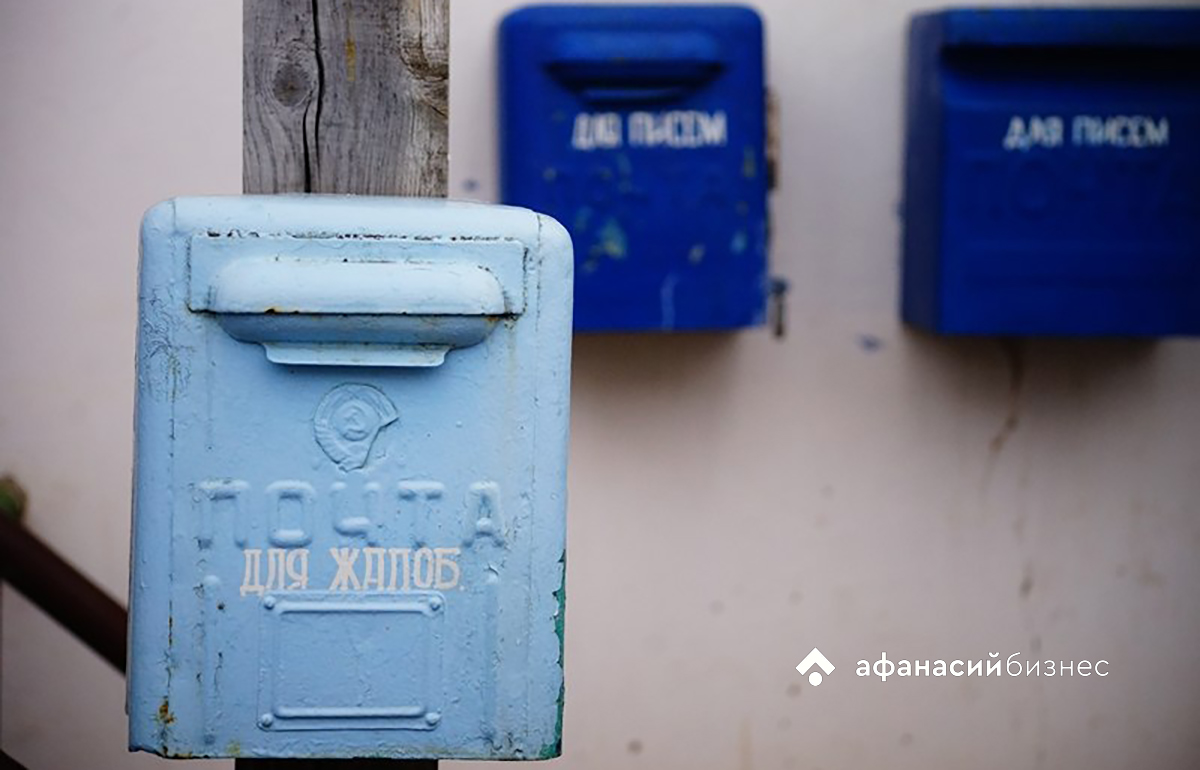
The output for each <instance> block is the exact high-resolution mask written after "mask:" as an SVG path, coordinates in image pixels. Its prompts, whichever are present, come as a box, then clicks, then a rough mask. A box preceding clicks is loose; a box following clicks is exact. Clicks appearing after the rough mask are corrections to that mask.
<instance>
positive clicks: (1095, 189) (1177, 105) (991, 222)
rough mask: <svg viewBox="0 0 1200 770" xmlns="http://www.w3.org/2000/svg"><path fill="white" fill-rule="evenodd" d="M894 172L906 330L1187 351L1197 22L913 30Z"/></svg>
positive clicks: (1194, 255)
mask: <svg viewBox="0 0 1200 770" xmlns="http://www.w3.org/2000/svg"><path fill="white" fill-rule="evenodd" d="M905 165H906V173H905V193H904V220H905V222H904V226H905V235H904V292H903V312H904V319H905V320H906V321H907V322H908V323H910V324H913V325H915V326H918V327H920V328H923V329H927V330H930V331H935V332H941V333H948V334H1027V335H1038V334H1048V335H1051V334H1061V335H1167V334H1198V333H1200V11H1198V10H1195V9H1191V10H1184V9H1175V10H1170V9H1157V10H1114V9H970V10H951V11H943V12H939V13H932V14H926V15H921V16H917V17H916V18H915V19H914V20H913V24H912V28H911V34H910V39H909V74H908V140H907V158H906V164H905Z"/></svg>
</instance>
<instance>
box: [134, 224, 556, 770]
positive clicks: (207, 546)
mask: <svg viewBox="0 0 1200 770" xmlns="http://www.w3.org/2000/svg"><path fill="white" fill-rule="evenodd" d="M324 203H327V202H325V201H320V200H313V201H305V200H299V201H297V200H292V201H287V202H282V203H278V204H274V205H273V204H272V203H270V202H264V203H262V204H261V211H257V212H254V213H252V214H249V215H245V216H247V217H248V219H249V220H250V221H248V222H244V223H242V224H243V225H251V224H252V225H254V226H255V228H261V227H263V226H268V227H269V226H271V225H272V222H271V217H270V214H271V213H273V212H274V210H275V209H276V207H277V206H283V207H285V208H287V207H290V208H291V209H294V210H298V211H299V213H300V214H305V215H308V216H310V217H311V218H312V220H313V221H321V222H327V223H328V225H329V227H332V228H335V229H336V228H338V227H340V228H342V229H344V230H348V231H349V233H348V234H347V235H346V237H342V238H322V237H312V235H313V234H312V233H311V232H309V231H302V232H301V234H300V235H299V237H296V235H295V234H289V233H287V232H282V233H281V232H273V233H265V232H262V231H261V230H258V229H255V230H254V231H253V232H254V234H253V235H247V231H249V230H250V229H251V228H249V227H245V228H242V229H239V231H237V232H231V231H230V230H228V229H224V228H219V227H210V226H209V225H208V224H204V225H203V227H200V228H199V229H197V228H191V227H189V226H188V224H189V216H190V217H192V218H196V219H197V220H198V223H203V221H204V219H205V217H209V218H211V217H214V216H218V213H219V211H223V208H222V206H221V204H215V203H211V202H204V203H202V204H197V203H191V202H188V201H183V202H180V203H179V204H178V205H180V206H182V207H183V208H184V209H185V210H186V211H187V215H184V216H181V215H179V214H178V213H177V212H175V213H174V214H173V216H174V217H175V219H176V221H175V222H174V223H173V224H170V223H167V224H165V228H164V230H163V232H158V231H155V227H158V226H160V225H161V224H163V223H159V222H158V220H159V219H167V218H169V216H171V215H172V213H171V212H167V213H161V214H158V215H154V214H152V215H151V216H150V217H149V218H148V220H147V228H148V231H147V232H148V235H147V236H146V241H145V243H144V257H143V281H142V303H143V324H142V332H141V338H140V341H139V379H140V381H141V383H142V387H141V390H140V391H139V425H138V442H139V455H138V501H137V504H136V523H135V530H136V532H135V537H136V547H135V556H134V559H135V564H134V573H135V575H134V578H133V580H134V596H133V599H134V625H133V627H134V632H133V641H134V661H135V666H134V676H133V678H132V679H131V685H130V687H131V690H130V695H131V698H130V706H131V723H132V725H133V727H132V734H133V743H134V745H135V746H137V747H140V748H148V749H150V750H154V751H158V752H159V753H164V754H171V755H185V754H190V755H196V756H239V755H240V756H279V757H301V756H307V757H340V756H363V755H383V756H393V757H418V756H429V757H432V756H442V757H464V758H486V757H492V758H537V757H539V756H547V755H553V754H556V753H557V744H558V729H559V727H558V720H559V708H560V705H561V704H560V693H561V687H562V679H561V652H560V637H559V635H558V628H559V626H558V625H557V624H558V621H559V619H560V617H561V607H560V606H559V597H560V596H561V594H562V588H561V587H562V580H563V546H564V537H563V533H564V530H563V506H564V489H563V487H564V484H563V475H564V464H563V463H564V454H563V453H564V449H565V435H566V433H565V431H566V423H565V419H566V383H567V367H568V366H569V357H568V356H569V352H568V347H567V346H568V344H569V343H568V341H567V340H568V336H569V328H570V327H569V313H570V297H569V292H570V264H569V258H570V251H569V243H568V242H567V241H566V240H565V235H564V234H562V233H561V230H560V229H557V228H556V227H555V226H553V223H552V222H550V223H549V224H544V223H542V224H541V226H540V227H539V222H538V220H537V218H536V217H535V215H533V214H531V213H528V212H520V211H519V210H512V209H498V208H492V207H467V208H466V210H465V211H462V212H458V211H457V210H456V209H454V208H450V209H448V210H447V209H444V208H442V207H437V206H433V207H432V208H428V207H426V206H421V205H417V206H415V208H414V207H408V206H405V205H403V204H398V203H391V204H384V203H378V204H375V205H377V206H382V207H385V209H387V213H390V214H391V221H390V224H389V226H388V227H387V228H386V229H384V230H382V231H381V230H380V229H379V228H378V227H375V228H367V229H366V230H361V231H359V232H355V229H354V226H355V224H356V221H357V220H356V216H362V215H361V214H356V212H355V211H354V210H352V209H349V208H340V207H335V208H334V210H333V211H330V210H327V208H326V207H325V206H324V205H323V204H324ZM224 205H227V206H231V207H235V206H237V205H238V204H237V203H235V202H233V201H232V200H231V201H230V202H228V203H226V204H224ZM242 205H243V206H244V205H245V203H244V202H243V204H242ZM389 205H390V208H387V207H388V206H389ZM213 206H216V207H217V209H218V211H213V210H211V209H212V207H213ZM293 213H296V212H295V211H293ZM452 213H463V214H467V215H473V216H467V217H465V222H466V223H465V224H464V223H463V221H462V220H459V219H458V218H456V217H454V216H452ZM422 219H423V220H430V219H432V220H439V219H441V220H442V221H440V222H437V221H433V222H430V221H425V222H424V223H423V224H420V223H418V224H415V225H414V224H413V221H414V220H422ZM180 220H182V221H183V224H181V223H180ZM343 220H345V221H343ZM480 220H482V221H480ZM547 222H548V220H547ZM438 224H440V225H441V228H442V229H441V231H440V232H437V233H433V232H431V230H437V225H438ZM405 225H411V227H410V228H406V227H405ZM472 227H473V228H474V230H472V229H471V228H472ZM481 227H482V230H483V231H482V232H477V231H478V230H479V229H480V228H481ZM455 228H457V229H455ZM277 229H284V228H277ZM539 230H540V231H541V234H540V235H539ZM472 237H479V238H483V239H484V240H483V241H482V243H485V244H489V245H490V248H487V247H477V248H475V249H474V250H472V249H471V248H467V249H466V250H465V253H466V259H467V260H468V261H470V260H474V261H475V262H476V263H483V264H488V260H489V259H495V260H498V261H499V263H505V262H506V261H507V262H512V261H514V260H515V263H516V269H515V270H510V271H509V272H508V273H507V274H506V273H505V268H512V267H513V265H512V264H499V263H497V264H493V265H492V268H493V269H492V270H489V271H487V272H488V274H489V275H499V276H501V277H502V278H504V280H502V281H501V283H503V284H504V290H505V291H504V294H505V297H506V299H505V300H504V301H505V302H506V303H507V304H508V307H510V308H520V312H511V313H506V314H503V315H501V316H499V317H495V318H488V319H487V323H488V324H489V325H490V329H489V330H488V331H487V333H486V334H485V336H484V337H483V338H482V340H480V341H478V342H476V343H473V344H470V345H467V346H464V347H457V348H451V349H450V350H449V351H446V352H445V356H444V359H443V360H442V362H441V363H440V365H431V364H430V362H429V361H428V360H423V359H421V358H419V357H413V356H412V355H410V353H411V351H401V352H399V353H397V352H396V351H394V350H391V349H385V350H384V351H383V352H382V353H380V352H379V351H369V352H368V353H367V354H366V360H368V361H376V360H386V361H390V362H391V363H390V364H388V365H373V364H368V365H362V364H358V363H355V364H347V363H346V362H347V361H358V360H360V359H361V358H362V355H363V354H362V351H361V350H360V349H359V348H356V347H355V346H357V345H363V344H364V343H359V342H356V341H355V340H354V339H351V337H354V336H355V334H357V336H360V337H363V338H364V339H371V340H373V342H371V343H368V344H366V345H367V347H371V346H380V345H382V346H384V347H385V348H386V346H387V345H390V344H393V343H394V341H395V340H396V339H408V336H406V335H414V334H415V335H418V337H419V339H420V340H421V344H422V345H424V346H426V347H430V346H434V347H436V345H434V343H435V342H436V341H437V340H438V339H442V338H448V337H447V335H448V336H449V337H454V336H455V335H457V334H459V332H458V331H457V330H455V329H454V328H451V330H450V331H449V332H447V331H445V329H440V330H439V331H438V334H441V335H442V336H441V337H438V336H437V335H433V336H430V335H429V334H427V333H426V332H424V331H412V330H411V329H410V330H406V331H403V330H402V333H395V332H389V333H388V334H389V335H390V336H388V335H385V337H386V339H384V338H380V337H377V336H374V335H376V333H377V332H378V329H375V328H371V327H372V326H373V325H374V324H376V323H384V322H386V321H388V320H389V319H387V318H383V320H382V321H381V320H380V318H382V316H381V315H380V316H377V314H374V313H372V314H369V316H370V317H369V318H367V319H366V320H365V321H364V320H362V318H359V317H357V316H354V315H353V314H341V316H342V317H341V318H334V317H332V316H336V315H339V314H330V316H331V317H329V318H325V317H321V318H320V319H319V320H317V321H311V323H310V320H311V319H310V320H305V321H304V322H303V324H301V326H303V327H304V330H303V331H302V332H297V329H299V328H301V326H293V327H285V328H284V330H283V331H282V332H281V331H279V330H278V328H277V327H274V326H270V325H269V324H267V325H265V326H264V325H262V324H259V326H261V327H262V328H259V327H258V326H255V324H258V322H259V321H262V320H263V319H266V320H267V321H272V320H273V319H270V318H269V316H271V315H273V314H272V313H269V312H268V313H263V314H261V316H262V317H261V318H253V319H252V318H240V317H239V318H236V319H234V320H233V321H228V319H224V318H223V314H222V313H221V312H216V313H214V312H210V311H208V310H204V311H199V312H197V311H195V310H192V309H190V308H189V307H188V305H189V302H190V303H191V304H192V305H197V304H202V305H204V304H207V305H209V306H222V303H223V302H232V301H233V300H231V299H229V297H230V296H232V295H231V293H230V291H229V290H228V283H227V282H226V279H227V278H228V277H229V276H230V275H235V277H236V274H237V271H239V270H241V269H242V268H240V267H237V268H234V273H230V272H226V267H227V265H242V264H245V262H246V261H247V260H255V259H260V258H263V256H264V255H275V256H282V257H283V258H284V259H285V261H286V259H288V258H295V257H297V256H298V255H299V256H302V257H303V258H304V259H307V260H312V261H315V262H318V263H321V264H320V266H325V265H343V264H346V265H351V266H353V265H354V264H356V263H358V264H372V265H379V264H385V263H388V261H389V260H391V261H394V262H396V263H405V264H407V263H409V262H412V261H415V260H419V261H420V264H421V265H423V266H425V267H422V269H426V267H429V268H430V269H435V268H439V267H442V266H445V265H454V264H456V263H458V262H461V261H462V260H463V259H464V249H462V248H460V247H459V241H458V239H459V238H472ZM292 241H295V242H292ZM414 244H420V246H419V248H418V249H417V251H419V252H420V254H419V256H418V255H416V254H414V253H413V248H414ZM477 246H478V244H477ZM489 251H490V254H489V253H488V252H489ZM204 260H208V261H209V263H210V264H200V262H201V261H204ZM342 260H346V261H345V262H343V261H342ZM222 263H224V264H222ZM305 264H307V263H305ZM289 267H294V265H292V264H289ZM258 275H259V274H258V273H255V276H256V277H257V276H258ZM398 275H399V276H400V279H402V280H408V279H410V278H411V274H409V273H400V274H398ZM288 276H289V272H287V271H285V272H283V273H268V277H270V278H271V279H272V280H279V281H281V286H280V289H279V292H280V296H281V297H283V300H282V301H283V302H286V301H287V300H288V299H291V300H296V297H297V291H299V292H300V293H301V294H303V292H304V291H306V290H307V289H306V288H305V286H304V284H303V280H301V281H300V282H299V286H300V288H299V289H298V288H297V284H289V283H288V281H289V280H290V279H289V277H288ZM460 277H461V276H459V274H457V273H456V274H455V281H452V282H450V283H449V284H448V285H450V286H451V288H452V289H454V288H455V287H456V286H457V287H460V288H461V287H462V286H464V285H466V284H463V283H462V282H461V281H459V280H458V279H459V278H460ZM197 281H207V282H210V283H212V284H213V285H215V286H216V287H217V288H216V289H215V290H212V291H209V290H208V289H206V288H205V287H199V288H198V287H197V286H196V282H197ZM334 288H336V287H334ZM368 288H369V287H364V289H363V292H362V294H367V295H369V294H370V291H369V290H368ZM331 292H333V293H336V292H335V291H334V289H331ZM269 293H270V292H268V294H269ZM223 295H224V296H223ZM236 296H237V297H239V298H242V297H244V296H245V295H244V294H238V295H236ZM189 297H190V298H191V299H190V300H189ZM426 299H428V298H426ZM239 301H241V300H240V299H239ZM297 301H309V300H297ZM312 301H320V302H329V301H331V300H329V299H328V298H327V297H326V298H318V300H312ZM422 301H424V300H422ZM155 308H157V310H155ZM307 308H308V306H304V307H301V308H300V311H304V310H306V309H307ZM368 309H372V308H368ZM377 309H378V308H373V310H377ZM233 315H249V314H245V313H234V314H233ZM294 315H305V313H304V312H297V313H295V314H294ZM348 318H349V319H351V321H352V322H350V321H347V319H348ZM290 320H295V319H290ZM423 320H424V321H427V322H428V323H429V324H431V325H433V326H434V327H438V326H439V325H440V326H442V327H454V324H455V318H454V317H452V316H448V315H447V316H440V317H438V316H429V317H426V318H424V319H423ZM323 321H332V322H334V323H333V326H334V327H335V328H338V329H342V328H349V329H351V330H352V332H353V333H343V332H341V331H335V332H332V333H330V334H332V337H333V338H334V342H332V343H331V342H330V341H329V339H327V338H321V339H320V340H319V341H318V342H316V343H313V342H311V338H313V337H314V332H313V329H317V331H318V332H320V330H321V328H323V327H321V326H320V324H321V323H322V322H323ZM364 325H365V327H367V328H365V329H356V327H357V326H364ZM231 328H232V329H235V330H237V332H238V333H239V334H243V333H245V334H249V335H253V336H258V337H266V338H269V341H268V343H263V342H258V341H255V342H247V341H243V340H239V339H235V338H234V337H233V336H231V333H230V329H231ZM245 328H251V331H250V332H244V331H243V330H244V329H245ZM347 334H349V337H347ZM318 336H319V335H318ZM297 337H300V338H303V339H304V340H305V341H304V342H303V343H302V344H301V343H296V341H295V339H296V338H297ZM271 344H277V345H281V346H283V347H287V346H289V345H290V346H291V347H290V348H287V349H288V350H289V351H290V352H289V353H288V354H287V355H289V356H292V358H295V357H297V356H298V357H300V358H302V359H307V358H311V357H314V356H315V360H319V361H329V360H332V361H334V363H331V364H330V363H306V364H302V365H297V364H291V363H280V362H277V361H274V360H270V359H269V358H268V351H269V347H270V345H271ZM313 351H317V352H316V353H314V352H313ZM377 353H378V354H379V355H381V356H382V358H379V359H376V358H372V356H374V355H376V354H377ZM289 360H292V359H289ZM397 362H401V363H397ZM164 519H165V520H166V523H165V524H164V521H163V520H164ZM164 629H165V630H164ZM164 633H165V636H164Z"/></svg>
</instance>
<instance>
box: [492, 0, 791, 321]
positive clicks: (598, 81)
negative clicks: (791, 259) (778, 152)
mask: <svg viewBox="0 0 1200 770" xmlns="http://www.w3.org/2000/svg"><path fill="white" fill-rule="evenodd" d="M765 99H766V97H765V86H764V75H763V28H762V20H761V18H760V17H759V16H758V14H757V13H756V12H755V11H753V10H752V9H750V8H745V7H739V6H726V5H712V6H687V5H671V6H650V5H639V6H632V5H626V6H601V5H566V6H563V5H545V6H531V7H527V8H523V9H520V10H518V11H515V12H513V13H511V14H509V15H508V16H507V17H506V18H505V20H504V22H503V25H502V27H501V31H500V115H501V120H500V126H501V143H500V165H501V169H500V170H501V197H502V199H503V200H504V202H505V203H512V204H516V205H519V206H529V207H530V208H534V209H537V210H538V211H544V212H546V213H547V214H550V215H551V216H554V217H557V218H558V219H559V221H561V222H562V223H563V224H564V225H565V226H566V227H567V229H568V230H570V232H571V236H572V237H573V239H574V241H575V257H576V271H575V272H576V283H575V328H576V329H578V330H582V331H621V330H676V329H678V330H690V329H734V328H738V327H744V326H751V325H756V324H760V323H762V322H763V320H764V317H765V308H766V295H767V288H768V281H767V187H768V179H767V176H768V169H767V159H766V117H765V113H766V105H765Z"/></svg>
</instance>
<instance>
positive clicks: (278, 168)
mask: <svg viewBox="0 0 1200 770" xmlns="http://www.w3.org/2000/svg"><path fill="white" fill-rule="evenodd" d="M243 7H244V11H243V13H244V16H243V41H242V51H243V66H244V69H243V76H242V77H243V91H242V109H243V132H244V136H243V141H242V188H243V190H244V191H245V192H247V193H279V192H322V193H355V194H363V195H409V196H414V195H415V196H428V197H444V196H445V195H446V176H447V145H448V138H449V137H448V119H447V117H448V108H447V83H448V74H449V29H450V25H449V16H450V11H449V8H448V0H245V3H244V6H243Z"/></svg>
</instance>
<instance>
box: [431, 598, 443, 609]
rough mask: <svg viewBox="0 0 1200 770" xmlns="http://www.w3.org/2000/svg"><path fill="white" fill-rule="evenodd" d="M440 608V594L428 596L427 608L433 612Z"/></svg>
mask: <svg viewBox="0 0 1200 770" xmlns="http://www.w3.org/2000/svg"><path fill="white" fill-rule="evenodd" d="M441 608H442V597H440V596H431V597H429V609H431V610H433V611H434V612H437V611H438V610H440V609H441Z"/></svg>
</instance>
